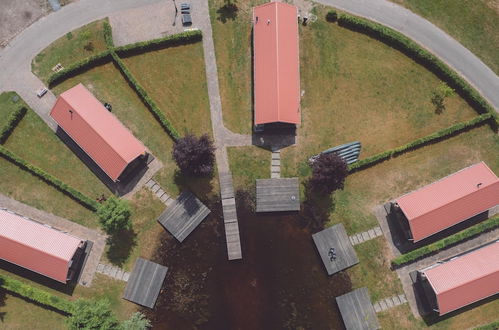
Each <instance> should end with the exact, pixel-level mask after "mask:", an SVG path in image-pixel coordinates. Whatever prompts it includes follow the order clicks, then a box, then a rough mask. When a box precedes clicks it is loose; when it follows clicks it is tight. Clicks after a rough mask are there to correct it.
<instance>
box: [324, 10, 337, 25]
mask: <svg viewBox="0 0 499 330" xmlns="http://www.w3.org/2000/svg"><path fill="white" fill-rule="evenodd" d="M337 20H338V13H337V12H336V10H330V11H328V12H327V14H326V21H328V22H331V23H333V22H336V21H337Z"/></svg>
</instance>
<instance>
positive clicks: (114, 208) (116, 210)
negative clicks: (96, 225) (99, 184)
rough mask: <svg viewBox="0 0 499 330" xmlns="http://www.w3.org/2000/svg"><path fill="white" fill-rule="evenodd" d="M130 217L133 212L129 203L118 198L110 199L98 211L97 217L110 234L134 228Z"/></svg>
mask: <svg viewBox="0 0 499 330" xmlns="http://www.w3.org/2000/svg"><path fill="white" fill-rule="evenodd" d="M130 215H131V211H130V205H128V202H127V201H126V200H124V199H119V198H117V197H116V196H111V197H110V198H108V199H107V200H106V201H105V202H104V204H102V205H100V206H99V208H98V210H97V216H98V217H99V221H100V223H101V225H102V228H103V229H104V231H105V232H106V233H108V234H115V233H117V232H119V231H121V230H128V229H130V228H131V227H132V223H131V222H130Z"/></svg>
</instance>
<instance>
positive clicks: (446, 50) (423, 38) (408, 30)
mask: <svg viewBox="0 0 499 330" xmlns="http://www.w3.org/2000/svg"><path fill="white" fill-rule="evenodd" d="M316 1H317V2H319V3H322V4H324V5H327V6H332V7H336V8H338V9H341V10H344V11H346V12H349V13H352V14H354V15H358V16H362V17H365V18H368V19H370V20H373V21H376V22H378V23H381V24H384V25H387V26H389V27H391V28H393V29H395V30H397V31H399V32H401V33H403V34H405V35H406V36H408V37H409V38H411V39H412V40H414V41H415V42H417V43H418V44H420V45H421V46H423V47H424V48H426V49H428V50H429V51H430V52H432V53H433V54H434V55H436V56H438V57H439V58H440V59H441V60H443V61H444V62H445V63H447V64H448V65H449V66H450V67H452V68H453V69H454V70H456V71H457V72H459V73H460V74H461V76H463V77H464V78H465V79H466V80H467V81H468V82H469V83H471V85H473V86H474V87H475V88H476V89H477V90H478V91H479V92H480V93H481V94H482V95H483V96H484V97H485V98H486V99H487V100H488V101H489V102H490V103H491V104H492V106H493V107H494V108H495V109H496V111H499V77H498V76H497V75H496V74H495V73H494V72H493V71H492V70H491V69H490V68H489V67H487V66H486V65H485V64H484V63H483V62H482V61H481V60H480V59H478V57H476V56H475V55H473V53H471V52H470V51H469V50H468V49H466V48H465V47H463V46H462V45H461V44H460V43H459V42H457V41H456V40H454V39H453V38H452V37H450V36H449V35H448V34H446V33H445V32H443V31H442V30H440V29H439V28H438V27H436V26H435V25H433V24H432V23H430V22H428V21H427V20H425V19H423V18H421V17H420V16H418V15H416V14H414V13H413V12H411V11H409V10H407V9H405V8H404V7H401V6H399V5H396V4H394V3H391V2H389V1H386V0H316Z"/></svg>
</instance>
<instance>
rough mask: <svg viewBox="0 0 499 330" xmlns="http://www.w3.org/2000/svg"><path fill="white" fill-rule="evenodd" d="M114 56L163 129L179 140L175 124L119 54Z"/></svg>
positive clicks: (122, 71) (126, 77)
mask: <svg viewBox="0 0 499 330" xmlns="http://www.w3.org/2000/svg"><path fill="white" fill-rule="evenodd" d="M112 57H113V60H114V62H115V63H116V64H117V66H118V68H119V69H120V72H121V73H122V74H123V76H124V77H125V79H126V80H127V81H128V83H129V84H130V86H132V88H133V89H134V90H135V92H136V93H137V94H138V95H139V97H140V98H141V99H142V102H144V104H145V105H147V108H148V109H149V110H150V111H151V112H152V114H153V115H154V117H155V118H156V120H158V122H159V123H160V125H161V126H162V127H163V129H164V130H165V131H166V132H167V133H168V134H169V135H170V136H171V137H172V139H173V140H177V139H178V138H179V136H180V135H179V134H178V132H177V130H176V129H175V128H174V127H173V125H172V124H171V123H170V121H169V120H168V119H166V116H165V115H164V113H163V112H162V111H161V110H160V109H159V108H158V106H157V105H156V102H154V101H153V100H152V99H151V98H150V97H149V95H148V94H147V92H146V91H145V89H144V88H143V87H142V86H141V85H140V84H139V83H138V81H137V80H136V79H135V77H134V76H133V75H132V73H131V72H130V71H129V70H128V69H127V67H126V66H125V64H124V63H123V61H122V60H121V59H120V58H119V57H118V55H117V54H116V53H114V52H112Z"/></svg>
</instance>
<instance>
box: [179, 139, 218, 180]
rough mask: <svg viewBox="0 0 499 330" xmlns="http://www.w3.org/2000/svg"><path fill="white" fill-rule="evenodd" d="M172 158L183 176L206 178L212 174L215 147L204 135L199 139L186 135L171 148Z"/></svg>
mask: <svg viewBox="0 0 499 330" xmlns="http://www.w3.org/2000/svg"><path fill="white" fill-rule="evenodd" d="M172 156H173V159H175V162H176V163H177V166H178V167H179V168H180V170H181V171H182V173H184V174H187V175H192V176H207V175H210V174H211V173H213V166H214V165H215V147H214V146H213V142H212V141H211V139H210V138H209V137H208V135H206V134H204V135H202V136H200V137H199V138H197V137H195V136H194V135H192V134H187V135H186V136H185V137H183V138H180V139H178V140H177V141H175V144H174V146H173V151H172Z"/></svg>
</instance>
